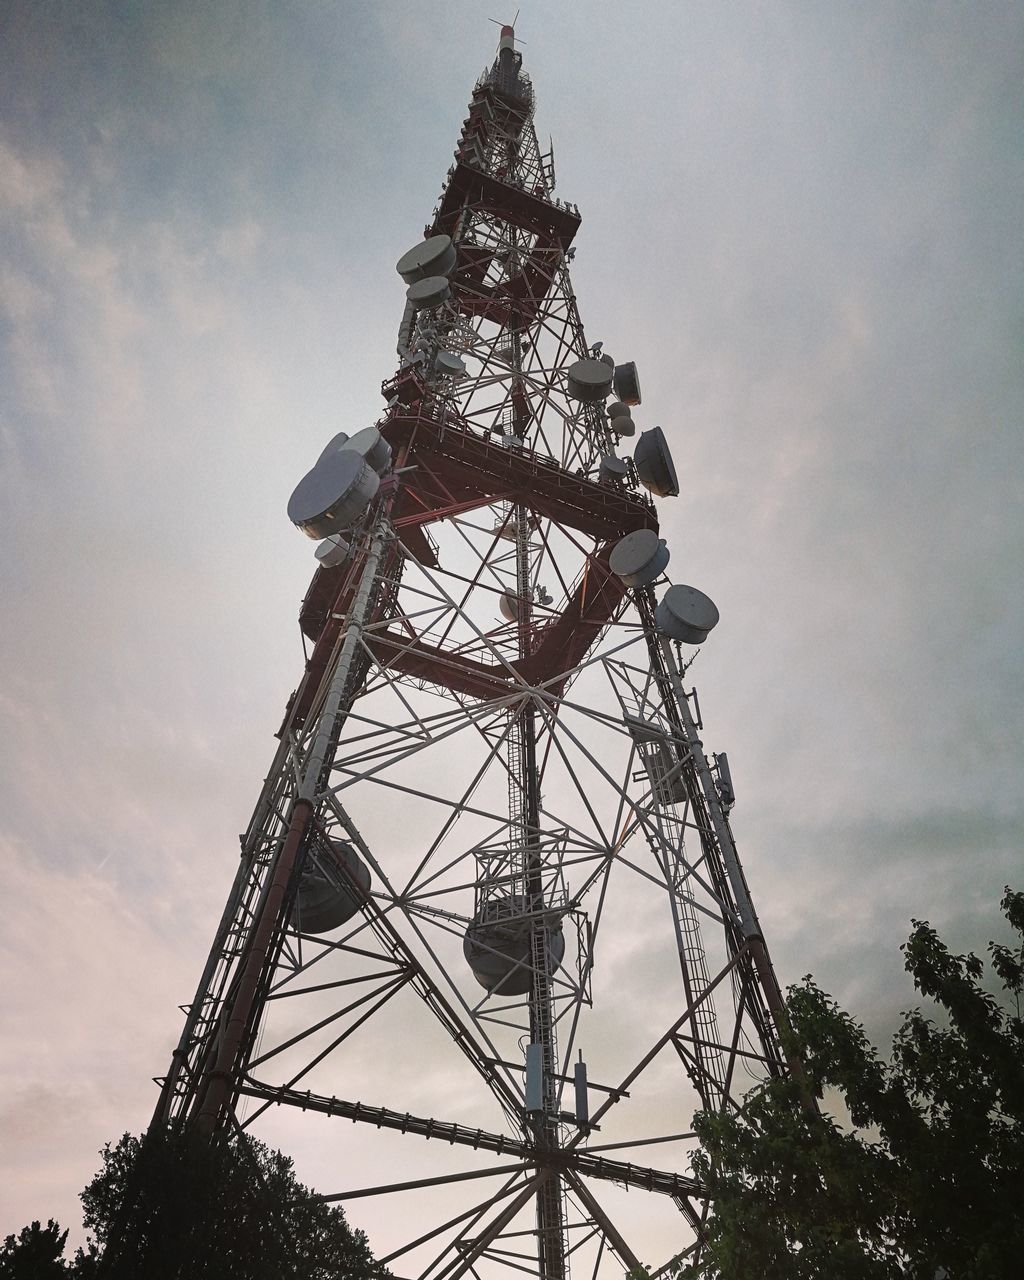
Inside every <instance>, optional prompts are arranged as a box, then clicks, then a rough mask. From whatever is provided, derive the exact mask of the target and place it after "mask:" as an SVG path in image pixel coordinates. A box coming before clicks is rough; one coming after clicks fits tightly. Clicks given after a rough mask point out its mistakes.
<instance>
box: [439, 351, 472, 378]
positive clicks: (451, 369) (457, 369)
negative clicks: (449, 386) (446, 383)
mask: <svg viewBox="0 0 1024 1280" xmlns="http://www.w3.org/2000/svg"><path fill="white" fill-rule="evenodd" d="M434 368H435V369H436V370H437V371H438V373H446V374H448V376H449V377H450V378H464V377H465V376H466V366H465V364H464V363H463V360H462V357H461V356H457V355H456V354H455V352H454V351H439V352H438V353H437V355H436V356H435V357H434Z"/></svg>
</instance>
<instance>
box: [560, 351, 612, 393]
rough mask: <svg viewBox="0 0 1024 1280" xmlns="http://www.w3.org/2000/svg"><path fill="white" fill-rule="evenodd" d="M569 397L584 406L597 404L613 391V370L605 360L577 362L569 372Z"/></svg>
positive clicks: (570, 367)
mask: <svg viewBox="0 0 1024 1280" xmlns="http://www.w3.org/2000/svg"><path fill="white" fill-rule="evenodd" d="M567 377H568V380H569V382H568V387H567V390H568V392H569V395H571V396H572V398H573V399H574V400H582V401H583V403H584V404H597V403H598V402H599V401H601V400H604V399H605V397H606V396H607V395H608V392H609V391H611V389H612V370H611V369H610V368H609V367H608V366H607V365H606V364H605V363H604V361H603V360H577V361H576V363H575V364H572V365H570V366H569V369H568V371H567Z"/></svg>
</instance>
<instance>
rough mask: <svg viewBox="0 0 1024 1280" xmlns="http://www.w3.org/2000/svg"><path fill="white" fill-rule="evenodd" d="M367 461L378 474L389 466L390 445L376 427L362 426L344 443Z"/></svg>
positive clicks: (381, 473)
mask: <svg viewBox="0 0 1024 1280" xmlns="http://www.w3.org/2000/svg"><path fill="white" fill-rule="evenodd" d="M345 448H346V449H351V450H352V452H353V453H357V454H359V456H360V457H361V458H362V459H363V461H364V462H367V463H369V465H370V466H371V467H373V469H374V471H376V473H377V474H378V475H379V476H382V475H383V474H384V472H385V471H387V469H388V467H390V466H391V446H390V445H389V444H388V442H387V441H386V440H385V439H384V437H383V436H382V435H381V433H380V432H379V431H378V430H377V428H376V427H363V429H362V431H357V432H356V433H355V435H354V436H353V437H352V438H351V440H349V441H348V443H347V444H346V445H345Z"/></svg>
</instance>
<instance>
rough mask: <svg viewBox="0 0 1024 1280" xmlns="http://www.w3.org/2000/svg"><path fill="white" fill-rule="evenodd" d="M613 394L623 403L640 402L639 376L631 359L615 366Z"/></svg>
mask: <svg viewBox="0 0 1024 1280" xmlns="http://www.w3.org/2000/svg"><path fill="white" fill-rule="evenodd" d="M615 394H616V395H617V396H618V397H619V399H620V400H621V401H622V402H623V404H629V405H636V404H639V403H640V378H639V376H638V374H637V371H636V365H635V364H634V363H633V361H632V360H630V361H629V362H628V363H627V364H617V365H616V366H615Z"/></svg>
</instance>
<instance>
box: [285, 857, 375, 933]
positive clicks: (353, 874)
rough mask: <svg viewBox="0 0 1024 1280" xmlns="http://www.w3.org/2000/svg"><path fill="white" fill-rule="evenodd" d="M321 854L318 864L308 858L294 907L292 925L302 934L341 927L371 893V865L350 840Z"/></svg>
mask: <svg viewBox="0 0 1024 1280" xmlns="http://www.w3.org/2000/svg"><path fill="white" fill-rule="evenodd" d="M318 853H319V855H320V856H319V859H318V862H319V865H317V864H316V863H314V862H313V860H312V859H307V865H306V866H305V867H304V868H303V871H302V877H301V879H300V880H299V889H298V893H297V894H296V897H295V906H294V907H293V908H292V924H293V925H295V927H296V928H297V929H301V930H302V932H303V933H330V932H331V930H332V929H340V928H341V926H342V925H343V924H345V923H346V922H347V921H349V920H351V919H352V917H353V916H354V915H355V914H356V912H357V911H358V910H359V905H360V903H361V902H363V901H364V900H365V898H366V895H367V894H368V893H369V892H370V868H369V867H368V866H367V865H366V863H365V862H364V861H363V860H362V858H360V856H359V854H358V853H357V852H356V850H355V847H354V846H353V845H351V844H349V842H348V841H347V840H332V841H331V843H330V845H329V846H328V847H327V848H326V849H319V850H318ZM353 882H354V883H353Z"/></svg>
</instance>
